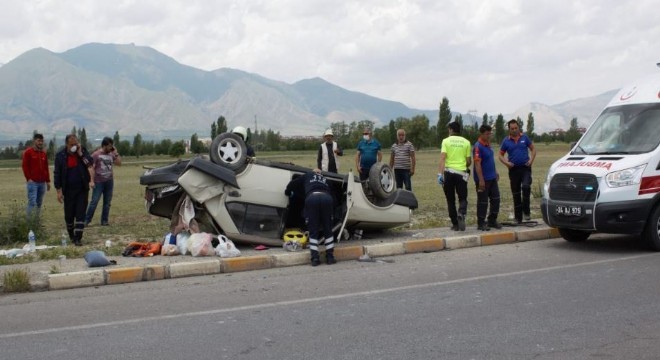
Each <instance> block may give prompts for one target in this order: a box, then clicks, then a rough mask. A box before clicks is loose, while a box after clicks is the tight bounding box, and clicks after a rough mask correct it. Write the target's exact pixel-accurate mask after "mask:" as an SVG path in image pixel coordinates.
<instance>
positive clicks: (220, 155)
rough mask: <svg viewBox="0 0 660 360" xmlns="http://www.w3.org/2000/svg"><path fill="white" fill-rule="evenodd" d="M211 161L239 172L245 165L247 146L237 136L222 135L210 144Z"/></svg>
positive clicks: (230, 134)
mask: <svg viewBox="0 0 660 360" xmlns="http://www.w3.org/2000/svg"><path fill="white" fill-rule="evenodd" d="M209 155H211V161H213V162H214V163H216V164H218V165H222V166H224V167H226V168H229V169H231V170H234V171H241V170H243V169H244V168H245V166H246V165H247V164H246V162H245V159H246V158H247V146H245V143H244V142H243V139H241V138H240V137H239V136H238V135H236V134H232V133H223V134H220V135H218V136H216V137H215V139H213V143H211V152H210V154H209Z"/></svg>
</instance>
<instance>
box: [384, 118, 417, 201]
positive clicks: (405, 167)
mask: <svg viewBox="0 0 660 360" xmlns="http://www.w3.org/2000/svg"><path fill="white" fill-rule="evenodd" d="M390 167H391V168H392V169H394V178H395V179H396V187H397V188H399V189H402V188H403V187H404V186H405V188H406V190H410V191H412V185H411V183H410V177H411V176H413V175H415V147H414V146H413V144H412V143H411V142H410V141H408V140H406V131H405V130H403V129H399V130H397V132H396V142H395V143H394V144H392V152H391V154H390Z"/></svg>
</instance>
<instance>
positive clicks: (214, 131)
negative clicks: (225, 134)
mask: <svg viewBox="0 0 660 360" xmlns="http://www.w3.org/2000/svg"><path fill="white" fill-rule="evenodd" d="M217 135H218V125H216V124H215V122H212V123H211V140H213V139H215V137H216V136H217Z"/></svg>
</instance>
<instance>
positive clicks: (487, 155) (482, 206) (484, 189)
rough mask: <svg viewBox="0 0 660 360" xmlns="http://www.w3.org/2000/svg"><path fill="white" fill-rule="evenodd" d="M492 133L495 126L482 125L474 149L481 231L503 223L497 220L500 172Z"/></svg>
mask: <svg viewBox="0 0 660 360" xmlns="http://www.w3.org/2000/svg"><path fill="white" fill-rule="evenodd" d="M492 134H493V128H492V127H491V126H490V125H481V127H480V128H479V138H478V139H477V142H476V143H474V149H473V151H472V159H473V161H474V182H475V183H476V186H477V229H478V230H481V231H488V230H490V228H495V229H501V228H502V225H500V224H499V223H498V222H497V214H498V213H499V212H500V188H499V185H498V184H497V182H498V181H499V179H500V174H498V173H497V169H496V168H495V152H494V151H493V148H491V147H490V137H491V135H492ZM489 202H490V212H489V213H488V222H486V212H487V211H488V203H489Z"/></svg>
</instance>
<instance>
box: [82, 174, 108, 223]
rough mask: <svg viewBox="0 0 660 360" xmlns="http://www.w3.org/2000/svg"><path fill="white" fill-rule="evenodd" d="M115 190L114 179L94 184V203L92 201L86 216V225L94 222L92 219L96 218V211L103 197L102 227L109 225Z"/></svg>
mask: <svg viewBox="0 0 660 360" xmlns="http://www.w3.org/2000/svg"><path fill="white" fill-rule="evenodd" d="M113 188H114V180H112V179H110V180H108V181H104V182H100V183H95V184H94V191H93V192H92V201H90V203H89V207H88V208H87V215H86V216H85V223H86V224H89V223H91V222H92V218H94V212H95V211H96V206H97V205H98V204H99V200H100V199H101V195H103V210H102V211H101V225H107V224H108V218H109V217H110V203H111V202H112V189H113Z"/></svg>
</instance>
